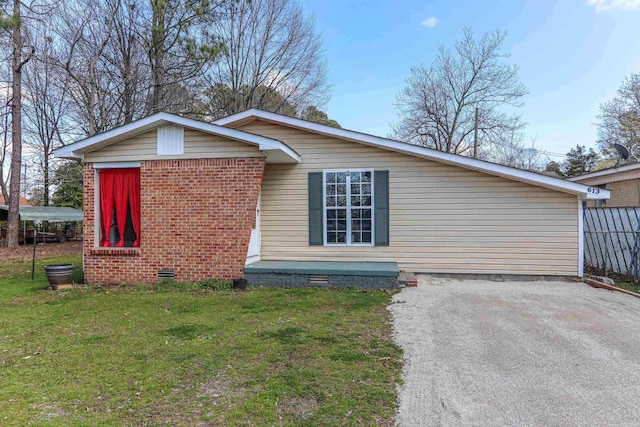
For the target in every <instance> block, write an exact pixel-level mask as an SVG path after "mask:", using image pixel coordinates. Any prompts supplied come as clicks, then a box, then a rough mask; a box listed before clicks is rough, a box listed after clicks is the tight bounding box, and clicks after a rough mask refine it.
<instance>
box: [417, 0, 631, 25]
mask: <svg viewBox="0 0 640 427" xmlns="http://www.w3.org/2000/svg"><path fill="white" fill-rule="evenodd" d="M587 4H589V5H592V6H595V7H596V12H603V11H605V10H612V9H640V0H587ZM429 19H431V18H429ZM425 22H426V21H425Z"/></svg>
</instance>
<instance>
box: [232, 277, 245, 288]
mask: <svg viewBox="0 0 640 427" xmlns="http://www.w3.org/2000/svg"><path fill="white" fill-rule="evenodd" d="M233 287H234V288H236V289H247V279H233Z"/></svg>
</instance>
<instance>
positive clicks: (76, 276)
mask: <svg viewBox="0 0 640 427" xmlns="http://www.w3.org/2000/svg"><path fill="white" fill-rule="evenodd" d="M71 283H75V284H81V283H84V270H83V269H81V268H77V269H75V270H73V271H72V272H71Z"/></svg>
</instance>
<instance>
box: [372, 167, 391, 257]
mask: <svg viewBox="0 0 640 427" xmlns="http://www.w3.org/2000/svg"><path fill="white" fill-rule="evenodd" d="M373 176H374V178H373V188H374V195H373V205H374V210H375V212H374V218H375V229H374V233H375V245H376V246H389V171H375V172H374V173H373Z"/></svg>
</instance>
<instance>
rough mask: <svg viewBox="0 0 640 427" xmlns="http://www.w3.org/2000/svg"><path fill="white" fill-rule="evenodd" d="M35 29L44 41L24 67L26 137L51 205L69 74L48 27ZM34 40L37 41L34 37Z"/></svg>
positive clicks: (44, 200)
mask: <svg viewBox="0 0 640 427" xmlns="http://www.w3.org/2000/svg"><path fill="white" fill-rule="evenodd" d="M39 30H40V33H36V32H35V31H34V32H33V33H35V34H37V35H39V37H33V38H36V39H37V40H39V41H41V42H40V43H39V45H38V48H37V49H36V50H37V52H38V54H37V55H36V56H35V57H34V59H33V60H32V61H31V62H29V63H28V64H27V66H26V67H25V68H24V83H25V84H24V86H25V96H26V100H25V105H24V108H25V113H26V114H25V121H24V122H25V123H24V124H25V138H24V142H25V144H26V145H27V149H28V151H30V152H31V154H32V157H33V158H34V159H35V162H34V163H35V164H36V165H37V166H38V169H39V171H38V173H37V177H38V178H39V179H37V180H36V181H37V184H38V187H39V190H40V191H41V194H42V200H41V202H42V204H43V205H44V206H48V205H49V200H50V175H51V171H52V164H51V163H52V159H53V150H54V149H55V148H57V147H59V146H60V145H62V144H63V135H65V134H66V122H67V121H68V119H67V117H68V110H69V76H68V74H67V73H64V72H59V71H60V70H59V68H58V67H57V66H56V62H57V58H56V52H55V51H54V48H53V46H52V39H50V38H48V37H46V36H45V35H44V33H45V31H43V29H42V28H40V29H39ZM34 44H36V43H35V41H34Z"/></svg>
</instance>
